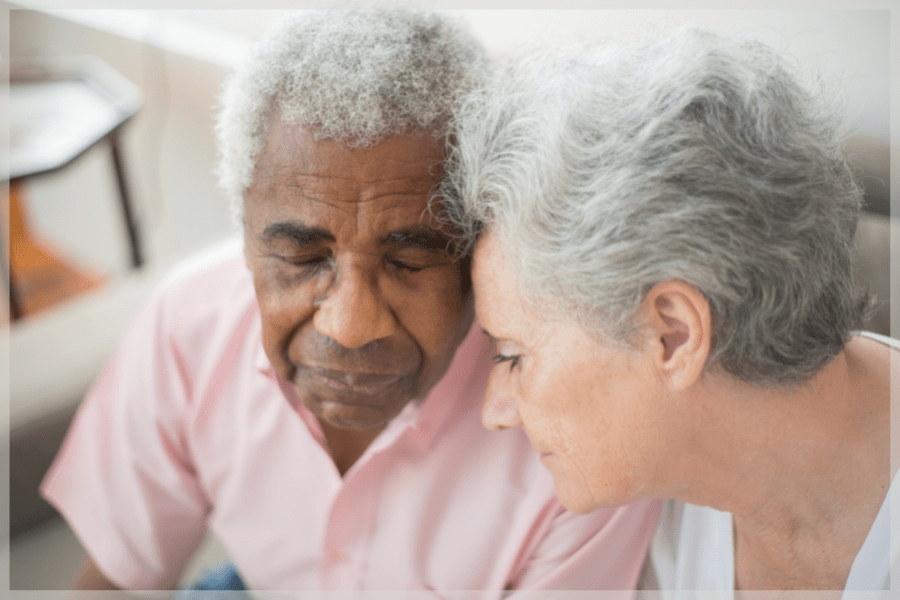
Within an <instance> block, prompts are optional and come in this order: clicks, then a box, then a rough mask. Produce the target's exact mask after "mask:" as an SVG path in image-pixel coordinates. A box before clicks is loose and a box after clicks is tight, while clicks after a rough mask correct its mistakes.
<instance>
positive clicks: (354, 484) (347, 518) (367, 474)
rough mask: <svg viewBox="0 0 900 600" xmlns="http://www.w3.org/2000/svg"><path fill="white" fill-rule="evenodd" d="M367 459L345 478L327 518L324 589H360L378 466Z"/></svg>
mask: <svg viewBox="0 0 900 600" xmlns="http://www.w3.org/2000/svg"><path fill="white" fill-rule="evenodd" d="M378 462H379V461H372V460H368V461H366V463H364V464H360V465H358V467H359V468H358V469H356V470H351V472H349V473H347V475H346V476H345V479H344V484H343V486H341V489H340V491H339V492H338V494H337V497H336V498H335V500H334V502H333V503H332V506H331V511H330V513H329V517H328V526H327V529H326V532H325V539H324V540H323V547H322V570H321V579H322V584H323V588H324V589H330V590H359V589H362V587H363V581H364V577H365V569H366V565H367V562H368V561H367V560H366V556H367V552H368V548H369V546H370V537H371V532H372V530H373V527H374V522H373V521H374V518H375V505H376V503H374V502H372V501H371V497H372V495H373V494H374V493H375V489H374V487H373V485H372V484H373V482H375V481H377V480H378V473H376V472H375V471H376V470H377V464H376V463H378Z"/></svg>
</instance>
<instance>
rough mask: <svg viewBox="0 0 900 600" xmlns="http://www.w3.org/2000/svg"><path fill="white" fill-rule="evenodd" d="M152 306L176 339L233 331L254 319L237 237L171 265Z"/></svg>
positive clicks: (252, 295) (250, 287) (253, 303)
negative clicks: (215, 331)
mask: <svg viewBox="0 0 900 600" xmlns="http://www.w3.org/2000/svg"><path fill="white" fill-rule="evenodd" d="M154 302H155V303H156V304H157V310H158V311H159V312H158V314H159V315H160V316H161V317H162V318H163V319H164V321H165V323H166V325H165V327H166V328H167V329H169V330H170V332H171V333H174V334H176V336H178V337H181V336H184V335H188V336H191V337H193V335H196V334H200V333H204V334H210V333H211V332H212V330H222V329H226V330H227V329H232V328H234V327H237V326H238V325H239V323H240V322H242V321H245V320H246V319H247V318H248V316H253V315H255V314H256V313H257V308H256V306H257V305H256V295H255V293H254V289H253V278H252V276H251V274H250V272H249V270H248V269H247V266H246V264H245V262H244V255H243V240H242V238H240V237H232V238H228V239H226V240H224V241H223V242H220V243H218V244H215V245H213V246H210V247H209V248H207V249H205V250H203V251H201V252H199V253H197V254H194V255H192V256H190V257H188V258H187V259H185V260H183V261H181V262H180V263H178V264H176V265H175V266H174V267H173V268H172V269H171V270H170V271H169V273H168V274H167V275H166V276H165V277H164V279H163V281H162V282H161V284H160V285H159V287H158V289H157V293H156V298H155V301H154ZM192 334H193V335H192Z"/></svg>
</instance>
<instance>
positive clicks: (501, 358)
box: [491, 354, 522, 371]
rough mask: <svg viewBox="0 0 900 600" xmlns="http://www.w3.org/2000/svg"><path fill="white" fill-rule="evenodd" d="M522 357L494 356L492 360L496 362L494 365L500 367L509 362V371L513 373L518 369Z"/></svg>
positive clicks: (509, 355) (513, 355)
mask: <svg viewBox="0 0 900 600" xmlns="http://www.w3.org/2000/svg"><path fill="white" fill-rule="evenodd" d="M521 357H522V355H521V354H496V355H494V356H492V357H491V358H492V360H493V361H494V363H495V364H498V365H499V364H500V363H505V362H508V363H509V370H510V371H512V370H513V369H514V368H515V367H516V365H518V364H519V359H520V358H521Z"/></svg>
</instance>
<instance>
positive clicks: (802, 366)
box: [442, 29, 871, 386]
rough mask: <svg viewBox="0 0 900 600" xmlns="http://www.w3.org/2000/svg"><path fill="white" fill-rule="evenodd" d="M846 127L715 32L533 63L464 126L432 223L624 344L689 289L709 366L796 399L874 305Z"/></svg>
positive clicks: (505, 77)
mask: <svg viewBox="0 0 900 600" xmlns="http://www.w3.org/2000/svg"><path fill="white" fill-rule="evenodd" d="M838 115H839V112H838V111H837V110H836V103H834V102H831V101H828V102H826V101H825V100H824V99H823V95H821V94H820V95H814V94H811V93H809V92H807V91H806V90H805V89H804V87H803V86H802V85H800V84H799V83H798V78H797V77H796V76H795V75H793V74H792V73H791V72H790V70H789V68H788V65H786V64H785V62H784V60H783V59H781V58H780V57H779V56H778V55H777V54H776V53H775V52H774V51H772V50H771V49H770V48H768V47H767V46H765V45H763V44H761V43H758V42H755V41H752V40H747V39H735V38H726V37H723V36H720V35H717V34H714V33H712V32H709V31H703V30H697V29H681V30H677V31H674V32H670V33H668V34H662V35H659V36H656V37H648V38H646V39H643V40H640V41H637V42H633V43H629V44H622V45H607V46H603V47H592V48H587V49H586V48H579V49H576V50H572V51H569V52H561V51H560V52H549V51H546V50H544V51H538V52H532V53H530V54H528V55H526V56H523V57H520V58H519V60H516V61H514V62H513V63H512V64H511V65H509V66H508V67H507V68H506V69H504V70H503V72H501V73H499V74H498V75H497V76H496V78H495V79H494V80H493V81H492V82H491V83H490V84H489V85H488V86H486V87H485V88H484V89H482V90H480V91H478V92H477V93H474V94H472V95H471V96H470V97H469V98H467V99H466V100H465V102H464V105H463V106H462V107H461V109H460V110H459V111H458V112H457V117H456V119H457V120H456V122H455V123H454V125H453V128H452V132H453V135H455V136H456V137H457V138H458V139H457V144H456V147H455V148H454V151H453V152H454V154H453V155H452V156H451V160H450V173H449V175H448V177H447V178H446V180H445V182H444V188H443V192H442V194H443V211H444V212H443V214H442V216H443V217H444V218H446V219H448V220H449V221H450V222H451V223H452V224H453V225H455V226H456V227H457V228H459V230H460V231H461V232H462V233H461V238H460V244H461V245H462V246H463V247H467V248H471V247H472V245H473V244H474V242H475V239H476V236H477V235H478V232H479V231H480V230H481V229H482V228H483V227H485V226H489V227H491V229H492V231H495V232H497V233H498V234H499V235H500V237H501V238H502V239H503V240H504V241H505V242H506V243H507V244H508V245H509V246H510V247H511V248H512V249H513V251H514V253H515V254H516V255H517V269H518V271H519V273H518V275H519V280H520V285H521V289H522V292H523V294H524V295H525V296H526V298H529V299H530V300H532V301H537V300H541V301H542V302H541V304H542V306H544V307H546V306H547V305H548V304H547V300H548V299H549V300H551V301H552V302H551V305H552V306H553V307H554V308H553V309H552V310H555V311H557V312H559V313H560V314H561V315H562V316H564V317H566V318H569V319H570V320H572V321H573V322H576V323H578V324H579V325H581V326H582V327H583V328H584V329H585V330H586V331H588V332H589V333H592V334H594V335H595V337H597V339H599V340H601V341H607V342H609V343H614V344H618V345H619V346H628V345H633V344H634V343H635V337H634V334H635V332H636V331H637V330H638V323H636V322H635V318H636V313H637V309H638V307H639V305H640V303H641V301H642V299H643V298H644V297H645V295H646V293H647V292H648V291H649V290H650V288H651V287H652V286H653V285H654V284H656V283H658V282H661V281H666V280H673V279H678V280H682V281H685V282H687V283H689V284H691V285H693V286H694V287H696V288H697V289H698V290H699V291H700V292H701V293H703V294H704V296H705V297H706V299H707V301H708V302H709V305H710V309H711V313H712V319H713V347H712V352H711V356H710V359H709V362H708V364H707V368H709V367H710V366H712V365H716V366H719V367H721V368H722V369H724V370H725V371H726V372H727V373H729V374H730V375H732V376H734V377H736V378H738V379H740V380H743V381H745V382H748V383H752V384H757V385H766V386H783V385H792V384H797V383H800V382H802V381H804V380H806V379H808V378H809V377H811V376H812V375H813V374H815V373H816V372H817V371H818V370H820V369H821V368H822V367H823V366H824V365H825V364H826V363H827V362H828V361H829V360H831V359H832V358H833V357H834V356H835V355H836V354H837V353H839V352H840V351H841V349H842V348H843V346H844V345H845V343H846V342H847V340H848V339H849V336H850V334H851V332H852V331H853V330H854V329H857V328H859V327H860V326H861V323H862V318H863V317H864V315H865V313H866V312H867V311H868V310H869V309H870V306H871V302H870V299H869V296H868V294H867V293H866V292H865V291H864V290H860V289H858V288H857V287H855V286H854V284H853V282H852V279H851V266H852V264H851V263H852V256H853V249H854V241H853V240H854V235H855V232H856V226H857V221H858V217H859V211H860V207H861V202H862V192H861V189H860V187H859V186H858V185H857V183H856V181H855V180H854V177H853V173H852V171H851V169H850V167H849V166H848V165H847V163H846V161H845V158H844V155H843V153H842V151H841V143H842V132H841V127H840V123H841V120H840V118H839V116H838Z"/></svg>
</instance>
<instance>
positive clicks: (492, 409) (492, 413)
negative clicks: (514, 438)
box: [481, 386, 522, 431]
mask: <svg viewBox="0 0 900 600" xmlns="http://www.w3.org/2000/svg"><path fill="white" fill-rule="evenodd" d="M481 423H482V425H484V426H485V427H487V428H488V429H493V430H494V431H500V430H502V429H506V428H507V427H521V426H522V419H521V418H520V417H519V407H518V402H517V401H516V399H515V397H514V396H511V395H509V394H504V393H502V392H500V393H493V391H492V390H491V389H490V386H489V387H488V393H487V395H485V397H484V404H483V405H482V407H481Z"/></svg>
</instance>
